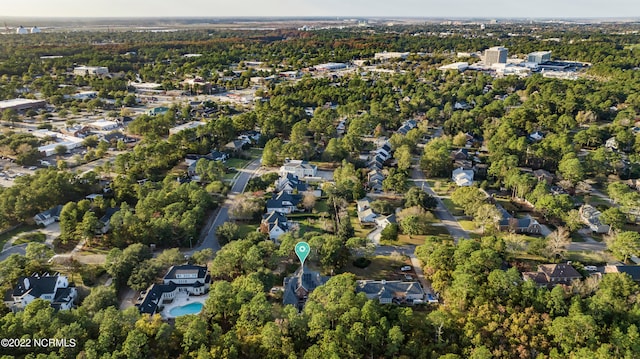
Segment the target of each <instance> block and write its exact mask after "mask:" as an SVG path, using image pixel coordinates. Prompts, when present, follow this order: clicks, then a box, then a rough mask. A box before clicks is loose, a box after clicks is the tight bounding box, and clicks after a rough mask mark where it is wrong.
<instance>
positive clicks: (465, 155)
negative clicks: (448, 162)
mask: <svg viewBox="0 0 640 359" xmlns="http://www.w3.org/2000/svg"><path fill="white" fill-rule="evenodd" d="M469 158H470V157H469V150H468V149H466V148H460V149H457V150H455V151H451V159H453V160H468V159H469Z"/></svg>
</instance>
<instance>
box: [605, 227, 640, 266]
mask: <svg viewBox="0 0 640 359" xmlns="http://www.w3.org/2000/svg"><path fill="white" fill-rule="evenodd" d="M607 248H608V249H609V250H610V251H611V253H613V255H614V256H615V257H616V258H618V259H619V260H621V261H623V262H625V263H626V262H627V259H629V257H631V256H636V255H638V254H640V233H637V232H631V231H626V232H619V233H617V234H615V235H613V236H611V237H610V238H608V239H607Z"/></svg>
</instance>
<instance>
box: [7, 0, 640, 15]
mask: <svg viewBox="0 0 640 359" xmlns="http://www.w3.org/2000/svg"><path fill="white" fill-rule="evenodd" d="M152 4H153V5H151V6H150V5H149V2H148V1H141V0H92V1H87V2H79V1H77V0H20V1H12V2H11V3H9V4H4V5H3V9H2V15H4V16H20V17H261V16H265V17H386V18H389V17H446V18H469V17H477V18H615V17H622V18H629V17H640V3H639V2H638V1H637V0H608V1H601V0H581V1H575V0H538V1H536V2H534V3H531V2H520V1H513V0H510V1H504V0H484V1H477V0H423V1H420V0H394V1H390V0H322V1H319V0H244V1H242V2H233V1H220V0H183V1H175V0H155V1H153V2H152Z"/></svg>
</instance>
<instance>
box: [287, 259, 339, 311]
mask: <svg viewBox="0 0 640 359" xmlns="http://www.w3.org/2000/svg"><path fill="white" fill-rule="evenodd" d="M329 278H330V277H329V276H323V275H320V273H318V272H315V271H312V270H310V269H308V268H306V267H303V268H302V270H300V271H299V272H298V273H297V274H296V275H295V276H293V277H286V278H285V279H284V297H283V303H284V304H285V305H287V304H291V305H298V304H299V303H300V300H301V298H298V296H297V294H296V290H297V289H298V288H300V287H303V288H304V289H305V290H306V291H307V292H312V291H313V290H314V289H316V288H317V287H319V286H321V285H323V284H325V283H326V282H327V281H328V280H329Z"/></svg>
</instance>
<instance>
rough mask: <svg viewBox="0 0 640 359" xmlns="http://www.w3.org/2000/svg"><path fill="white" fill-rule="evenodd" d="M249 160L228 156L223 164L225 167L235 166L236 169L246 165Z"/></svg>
mask: <svg viewBox="0 0 640 359" xmlns="http://www.w3.org/2000/svg"><path fill="white" fill-rule="evenodd" d="M249 162H251V160H246V159H243V158H229V159H228V160H227V162H225V163H224V164H225V165H226V166H227V167H235V168H237V169H240V168H243V167H244V166H246V165H247V164H248V163H249Z"/></svg>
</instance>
